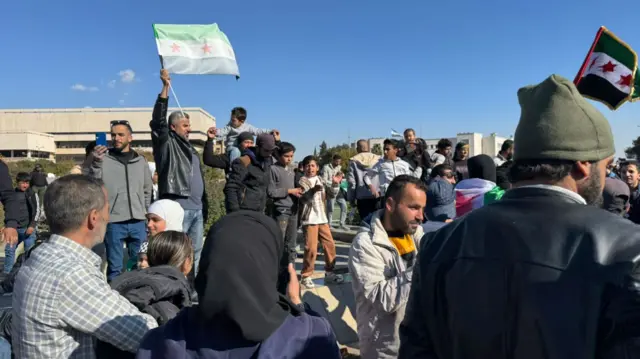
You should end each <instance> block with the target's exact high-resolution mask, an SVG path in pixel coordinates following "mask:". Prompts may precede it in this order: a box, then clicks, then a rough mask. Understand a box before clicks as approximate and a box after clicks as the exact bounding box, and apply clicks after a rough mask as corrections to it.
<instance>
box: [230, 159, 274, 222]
mask: <svg viewBox="0 0 640 359" xmlns="http://www.w3.org/2000/svg"><path fill="white" fill-rule="evenodd" d="M254 153H255V148H252V149H249V150H247V151H245V153H244V154H243V155H242V156H241V157H240V158H238V159H236V160H235V161H233V164H232V165H231V173H230V174H229V179H228V180H227V184H226V185H225V187H224V195H225V207H226V209H227V213H231V212H235V211H239V210H241V209H246V210H250V211H257V212H264V210H265V207H266V206H267V187H269V180H270V178H271V173H270V168H271V163H272V160H271V159H270V158H268V159H265V160H263V161H262V162H259V161H258V160H257V158H256V157H255V155H253V154H254Z"/></svg>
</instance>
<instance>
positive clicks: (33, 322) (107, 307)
mask: <svg viewBox="0 0 640 359" xmlns="http://www.w3.org/2000/svg"><path fill="white" fill-rule="evenodd" d="M13 311H14V312H13V323H12V325H13V327H12V343H13V350H14V353H15V355H16V358H21V359H26V358H95V357H96V355H95V343H96V339H100V340H102V341H104V342H108V343H111V344H113V345H115V346H116V347H118V348H120V349H122V350H126V351H129V352H135V351H136V350H137V349H138V346H139V344H140V341H141V340H142V337H143V336H144V335H145V334H146V333H147V331H149V329H151V328H155V327H157V325H158V324H157V323H156V321H155V320H154V319H153V318H152V317H151V316H149V315H147V314H142V313H140V311H139V310H138V309H137V308H136V307H134V306H133V305H132V304H131V303H129V301H127V300H126V299H125V298H124V297H122V296H120V295H119V294H118V293H117V292H116V291H113V290H112V289H111V288H110V287H109V285H108V284H107V282H106V281H105V278H104V275H103V274H102V273H101V272H100V257H98V256H97V255H96V254H95V253H93V252H92V251H91V250H90V249H87V248H85V247H83V246H81V245H79V244H78V243H76V242H74V241H72V240H70V239H68V238H65V237H62V236H58V235H52V236H51V238H50V239H49V240H48V241H46V242H45V243H42V244H41V245H40V246H39V247H38V248H36V249H35V250H34V251H33V253H31V256H30V257H29V259H27V261H26V262H25V264H24V265H23V266H22V268H20V271H19V272H18V276H17V279H16V283H15V289H14V292H13Z"/></svg>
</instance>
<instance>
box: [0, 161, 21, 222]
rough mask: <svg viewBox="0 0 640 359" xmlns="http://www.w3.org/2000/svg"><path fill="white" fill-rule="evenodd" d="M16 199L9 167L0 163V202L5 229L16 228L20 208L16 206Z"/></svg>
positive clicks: (2, 162)
mask: <svg viewBox="0 0 640 359" xmlns="http://www.w3.org/2000/svg"><path fill="white" fill-rule="evenodd" d="M17 199H18V198H17V196H16V191H15V189H14V188H13V181H12V180H11V174H10V173H9V167H8V166H7V164H6V163H4V161H0V202H2V206H3V207H4V225H5V227H11V228H18V218H19V217H20V208H19V207H18V205H17Z"/></svg>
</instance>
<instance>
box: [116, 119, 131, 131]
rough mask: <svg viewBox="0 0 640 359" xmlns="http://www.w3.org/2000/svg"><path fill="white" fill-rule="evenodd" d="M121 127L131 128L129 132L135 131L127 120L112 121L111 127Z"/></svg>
mask: <svg viewBox="0 0 640 359" xmlns="http://www.w3.org/2000/svg"><path fill="white" fill-rule="evenodd" d="M119 125H122V126H127V128H129V131H132V132H133V130H132V129H131V124H130V123H129V121H127V120H113V121H111V127H113V126H119Z"/></svg>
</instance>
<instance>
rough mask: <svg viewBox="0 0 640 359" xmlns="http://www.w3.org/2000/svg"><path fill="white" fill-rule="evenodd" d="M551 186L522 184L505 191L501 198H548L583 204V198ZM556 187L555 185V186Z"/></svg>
mask: <svg viewBox="0 0 640 359" xmlns="http://www.w3.org/2000/svg"><path fill="white" fill-rule="evenodd" d="M549 187H551V186H548V187H547V186H544V187H543V186H524V187H517V188H512V189H510V190H508V191H507V192H505V194H504V196H502V200H503V201H504V200H509V199H526V198H548V199H550V200H561V201H564V202H567V203H577V204H585V202H584V199H583V200H582V201H580V199H579V198H577V196H579V195H578V194H577V193H576V195H575V196H573V195H571V194H568V193H566V192H565V191H563V190H556V189H553V188H549ZM555 187H557V186H555ZM559 188H560V187H559Z"/></svg>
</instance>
